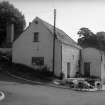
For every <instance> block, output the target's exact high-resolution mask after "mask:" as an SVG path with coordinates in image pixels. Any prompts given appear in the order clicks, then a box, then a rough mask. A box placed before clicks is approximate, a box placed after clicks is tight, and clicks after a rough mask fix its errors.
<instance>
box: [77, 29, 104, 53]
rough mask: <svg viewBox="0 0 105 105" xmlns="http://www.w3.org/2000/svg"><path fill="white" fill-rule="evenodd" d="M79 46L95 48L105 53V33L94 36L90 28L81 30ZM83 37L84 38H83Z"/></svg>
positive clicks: (79, 32)
mask: <svg viewBox="0 0 105 105" xmlns="http://www.w3.org/2000/svg"><path fill="white" fill-rule="evenodd" d="M78 35H79V39H78V44H79V45H80V46H82V47H84V48H85V47H94V48H98V49H100V50H103V51H105V32H103V31H102V32H97V33H96V34H94V33H93V32H92V31H91V30H89V29H88V28H81V29H80V30H79V31H78ZM81 36H82V37H81Z"/></svg>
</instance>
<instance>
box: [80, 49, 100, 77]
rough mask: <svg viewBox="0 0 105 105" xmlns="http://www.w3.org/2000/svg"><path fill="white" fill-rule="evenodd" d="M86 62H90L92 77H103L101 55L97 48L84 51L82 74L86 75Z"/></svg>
mask: <svg viewBox="0 0 105 105" xmlns="http://www.w3.org/2000/svg"><path fill="white" fill-rule="evenodd" d="M84 62H90V75H91V76H97V77H100V76H101V74H100V73H101V53H100V51H99V50H97V49H95V48H85V49H82V68H81V70H82V74H83V75H84Z"/></svg>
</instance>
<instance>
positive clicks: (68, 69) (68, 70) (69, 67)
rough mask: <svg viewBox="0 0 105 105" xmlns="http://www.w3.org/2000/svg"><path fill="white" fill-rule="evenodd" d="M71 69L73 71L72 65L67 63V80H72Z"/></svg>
mask: <svg viewBox="0 0 105 105" xmlns="http://www.w3.org/2000/svg"><path fill="white" fill-rule="evenodd" d="M70 69H71V64H70V62H67V78H70Z"/></svg>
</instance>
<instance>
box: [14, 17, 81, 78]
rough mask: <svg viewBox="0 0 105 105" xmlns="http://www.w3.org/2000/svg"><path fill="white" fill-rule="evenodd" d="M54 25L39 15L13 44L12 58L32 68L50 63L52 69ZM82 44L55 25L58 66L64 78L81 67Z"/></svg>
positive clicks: (49, 66) (56, 73) (56, 67)
mask: <svg viewBox="0 0 105 105" xmlns="http://www.w3.org/2000/svg"><path fill="white" fill-rule="evenodd" d="M53 28H54V27H53V26H52V25H51V24H48V23H47V22H45V21H43V20H42V19H40V18H38V17H36V18H35V19H34V20H33V21H32V23H30V24H29V26H28V27H27V28H26V30H25V31H24V32H23V33H22V34H21V35H20V37H19V38H18V39H17V40H16V41H15V42H14V44H13V54H12V55H13V56H12V60H13V62H15V63H20V64H25V65H27V66H30V67H33V68H39V67H40V68H42V67H44V66H47V67H48V68H49V70H51V71H52V70H53V36H54V35H53ZM79 51H80V47H79V46H78V45H77V44H76V42H75V41H74V40H72V39H71V38H70V37H69V36H68V35H67V34H66V33H64V32H63V31H62V30H60V29H58V28H56V40H55V67H54V68H55V69H54V73H55V75H56V76H60V74H61V72H63V73H64V74H65V77H67V76H68V77H74V76H75V74H76V72H77V70H78V60H79Z"/></svg>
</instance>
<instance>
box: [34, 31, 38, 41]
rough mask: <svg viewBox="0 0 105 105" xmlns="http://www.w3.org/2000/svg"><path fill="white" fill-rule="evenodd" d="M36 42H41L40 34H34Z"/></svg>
mask: <svg viewBox="0 0 105 105" xmlns="http://www.w3.org/2000/svg"><path fill="white" fill-rule="evenodd" d="M34 42H39V33H38V32H34Z"/></svg>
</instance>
